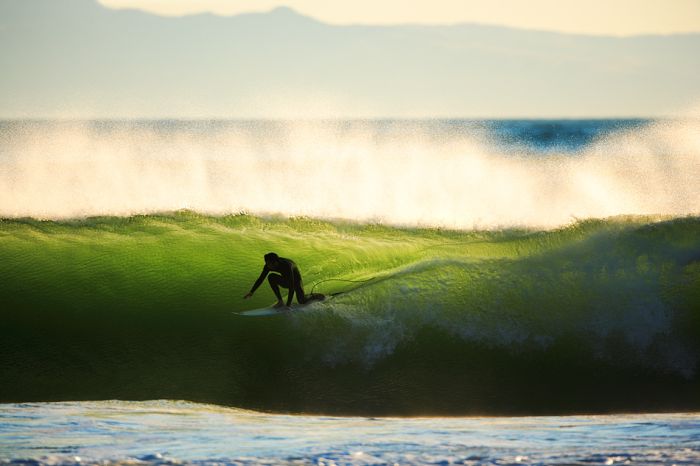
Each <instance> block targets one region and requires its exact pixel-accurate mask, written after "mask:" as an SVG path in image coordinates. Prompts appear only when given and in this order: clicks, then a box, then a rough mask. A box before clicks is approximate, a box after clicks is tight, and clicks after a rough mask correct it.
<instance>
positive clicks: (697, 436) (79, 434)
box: [0, 401, 700, 466]
mask: <svg viewBox="0 0 700 466" xmlns="http://www.w3.org/2000/svg"><path fill="white" fill-rule="evenodd" d="M0 421H1V422H0V462H2V463H14V464H36V463H40V464H93V463H99V464H110V463H136V464H142V463H146V464H204V463H206V464H210V463H218V464H317V465H329V466H330V465H334V464H335V465H343V464H353V465H355V464H356V465H384V464H387V465H394V464H407V465H410V464H438V465H448V464H464V465H506V464H513V465H515V464H519V465H520V464H523V465H528V464H536V465H540V464H557V465H564V464H566V465H596V464H600V465H612V464H632V465H671V464H676V465H681V464H688V465H690V464H698V463H699V462H700V414H647V415H615V416H565V417H562V416H552V417H523V418H346V417H318V416H287V415H268V414H262V413H256V412H252V411H244V410H239V409H230V408H221V407H216V406H211V405H202V404H194V403H187V402H177V401H148V402H123V401H104V402H82V403H32V404H12V405H11V404H5V405H0Z"/></svg>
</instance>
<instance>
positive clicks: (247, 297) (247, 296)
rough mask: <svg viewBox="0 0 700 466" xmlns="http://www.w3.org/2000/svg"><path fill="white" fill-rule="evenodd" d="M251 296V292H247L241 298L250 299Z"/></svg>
mask: <svg viewBox="0 0 700 466" xmlns="http://www.w3.org/2000/svg"><path fill="white" fill-rule="evenodd" d="M252 297H253V293H248V294H247V295H245V296H243V299H250V298H252Z"/></svg>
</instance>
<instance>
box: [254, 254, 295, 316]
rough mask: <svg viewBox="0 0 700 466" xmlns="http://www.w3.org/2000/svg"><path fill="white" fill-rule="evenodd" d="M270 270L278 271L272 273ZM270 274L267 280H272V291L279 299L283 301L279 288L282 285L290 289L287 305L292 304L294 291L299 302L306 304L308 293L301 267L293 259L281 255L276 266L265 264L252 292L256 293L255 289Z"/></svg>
mask: <svg viewBox="0 0 700 466" xmlns="http://www.w3.org/2000/svg"><path fill="white" fill-rule="evenodd" d="M270 272H277V273H272V274H270ZM268 274H270V276H269V277H268V278H267V281H268V282H270V287H272V291H273V292H274V293H275V296H277V299H278V300H279V301H282V294H281V293H280V288H279V287H280V286H281V287H282V288H288V289H289V295H288V296H287V306H291V304H292V298H293V297H294V293H296V295H297V301H298V302H299V304H304V303H305V302H306V295H305V294H304V288H303V284H302V281H301V272H299V267H297V265H296V264H295V263H294V261H293V260H291V259H285V258H284V257H280V258H279V260H278V262H277V264H276V265H275V266H274V268H273V267H270V266H268V265H267V264H265V267H263V269H262V272H261V273H260V276H259V277H258V279H257V280H255V283H254V284H253V288H251V290H250V292H251V293H255V290H257V289H258V287H259V286H260V285H262V282H263V280H265V277H266V276H267V275H268Z"/></svg>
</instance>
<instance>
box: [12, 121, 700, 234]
mask: <svg viewBox="0 0 700 466" xmlns="http://www.w3.org/2000/svg"><path fill="white" fill-rule="evenodd" d="M0 128H2V129H1V131H0V217H23V216H30V217H36V218H50V219H58V218H73V217H84V216H92V215H131V214H138V213H153V212H162V211H172V210H178V209H192V210H196V211H199V212H203V213H211V214H226V213H237V212H249V213H254V214H282V215H287V216H299V215H304V216H312V217H323V218H343V219H352V220H358V221H379V222H385V223H390V224H400V225H421V226H441V227H450V228H475V227H478V228H495V227H503V226H530V227H552V226H557V225H561V224H565V223H569V222H571V221H572V220H573V219H575V218H589V217H608V216H613V215H622V214H632V215H657V214H658V215H673V216H678V215H693V214H698V212H700V183H699V182H698V180H700V121H698V120H693V119H689V120H682V121H666V122H657V123H651V124H648V125H646V126H643V127H639V128H635V129H633V130H626V131H623V132H618V133H615V134H612V135H609V136H606V137H605V138H604V139H601V140H598V141H596V142H594V143H593V144H591V145H589V146H587V147H586V148H585V149H584V150H583V151H582V152H581V153H577V154H559V155H557V154H548V155H542V154H539V155H536V156H534V155H532V154H526V153H520V154H513V153H512V152H508V151H503V150H499V148H498V147H499V146H498V145H497V144H495V143H494V142H493V141H492V140H491V139H490V138H489V137H488V136H487V135H484V134H481V135H475V134H473V135H471V136H465V135H463V134H462V135H459V136H456V135H454V134H452V135H445V134H439V135H438V134H436V133H434V132H431V131H430V130H429V129H426V128H425V127H424V126H422V125H421V124H419V123H415V124H413V123H405V124H404V126H403V129H402V130H401V131H398V132H393V133H392V132H388V133H387V134H382V135H378V133H377V132H376V131H374V130H372V123H355V124H348V123H313V122H295V123H276V124H267V125H265V124H261V125H260V127H256V125H255V124H254V123H250V124H249V125H245V124H239V125H237V126H236V125H234V126H231V125H226V124H220V123H219V124H217V123H216V122H213V123H193V124H191V125H190V126H188V125H186V124H173V123H167V122H166V123H161V124H158V123H149V124H143V123H142V124H137V123H114V124H107V123H103V124H99V123H89V122H86V123H69V122H63V123H60V122H59V123H56V122H54V123H9V124H8V123H6V124H5V125H4V126H0Z"/></svg>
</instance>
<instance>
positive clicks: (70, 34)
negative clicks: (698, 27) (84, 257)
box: [0, 0, 700, 118]
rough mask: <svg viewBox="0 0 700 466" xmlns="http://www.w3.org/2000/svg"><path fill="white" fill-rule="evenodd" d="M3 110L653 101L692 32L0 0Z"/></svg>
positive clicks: (680, 89) (572, 112)
mask: <svg viewBox="0 0 700 466" xmlns="http://www.w3.org/2000/svg"><path fill="white" fill-rule="evenodd" d="M0 18H1V19H0V39H1V40H0V64H1V65H2V68H3V69H4V70H7V72H6V73H5V74H4V76H3V77H1V78H0V116H3V117H32V116H48V117H53V116H66V115H67V116H78V117H88V118H89V117H100V116H127V117H130V116H134V117H187V116H191V117H198V116H208V117H209V116H213V117H290V116H349V117H353V116H367V117H376V116H396V117H407V116H408V117H411V116H419V117H420V116H422V117H426V116H445V117H456V116H464V117H489V116H578V115H585V116H625V115H640V116H653V115H658V114H664V113H668V112H671V111H673V110H676V109H678V108H681V107H683V106H685V105H689V104H692V103H693V102H695V101H696V99H698V98H700V54H699V53H697V52H698V51H699V50H700V34H683V35H672V36H637V37H630V38H613V37H599V36H581V35H567V34H558V33H553V32H539V31H526V30H517V29H509V28H503V27H496V26H485V25H473V24H461V25H453V26H418V25H407V26H362V25H350V26H333V25H328V24H324V23H321V22H319V21H316V20H315V19H312V18H308V17H305V16H302V15H300V14H298V13H296V12H294V11H293V10H291V9H289V8H278V9H275V10H273V11H271V12H269V13H250V14H244V15H238V16H231V17H222V16H215V15H211V14H200V15H192V16H185V17H180V18H167V17H160V16H156V15H152V14H148V13H145V12H141V11H136V10H111V9H108V8H105V7H102V6H101V5H100V4H98V3H97V2H96V1H93V0H0Z"/></svg>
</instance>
